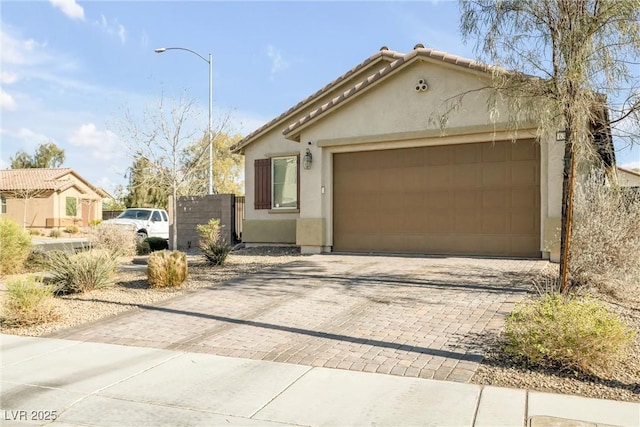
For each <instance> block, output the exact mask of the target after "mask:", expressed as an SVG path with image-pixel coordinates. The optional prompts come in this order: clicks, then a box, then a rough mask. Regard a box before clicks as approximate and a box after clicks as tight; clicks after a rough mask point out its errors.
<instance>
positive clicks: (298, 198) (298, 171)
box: [296, 154, 300, 209]
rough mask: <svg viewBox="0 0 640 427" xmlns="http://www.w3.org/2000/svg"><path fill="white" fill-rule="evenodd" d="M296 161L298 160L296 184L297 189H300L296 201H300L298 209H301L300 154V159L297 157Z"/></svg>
mask: <svg viewBox="0 0 640 427" xmlns="http://www.w3.org/2000/svg"><path fill="white" fill-rule="evenodd" d="M296 160H297V162H296V174H297V177H296V184H297V187H298V188H297V189H296V191H297V194H296V200H297V201H298V206H297V207H298V209H300V154H298V157H297V159H296Z"/></svg>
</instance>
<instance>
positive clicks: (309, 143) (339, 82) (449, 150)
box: [232, 45, 610, 260]
mask: <svg viewBox="0 0 640 427" xmlns="http://www.w3.org/2000/svg"><path fill="white" fill-rule="evenodd" d="M489 82H490V75H489V73H488V72H487V68H486V66H484V65H482V64H479V63H476V62H474V61H472V60H469V59H465V58H461V57H458V56H454V55H449V54H446V53H443V52H438V51H435V50H432V49H425V48H423V47H422V45H417V46H416V47H415V48H414V50H412V51H411V52H409V53H407V54H402V53H398V52H394V51H391V50H388V49H387V48H386V47H383V48H382V49H381V50H380V52H378V53H376V54H375V55H373V56H371V57H370V58H368V59H367V60H365V61H364V62H363V63H361V64H359V65H357V66H356V67H355V68H353V69H351V70H349V71H348V72H347V73H345V74H344V75H342V76H340V77H338V78H337V79H336V80H334V81H333V82H331V83H330V84H328V85H327V86H325V87H324V88H322V89H321V90H319V91H318V92H316V93H315V94H313V95H311V96H310V97H308V98H307V99H305V100H303V101H301V102H300V103H298V104H297V105H295V106H294V107H292V108H290V109H289V110H287V111H286V112H284V113H282V114H281V115H280V116H278V117H276V118H275V119H273V120H272V121H270V122H268V123H267V124H265V125H264V126H262V127H261V128H259V129H257V130H256V131H255V132H253V133H251V134H250V135H248V136H247V137H245V138H244V139H243V140H241V141H239V142H238V143H237V144H236V145H234V146H233V147H232V151H233V152H239V153H242V154H244V155H245V186H246V191H245V194H246V210H245V221H244V224H243V241H244V242H245V243H246V244H248V245H251V244H276V243H281V244H296V245H299V246H300V247H301V250H302V252H303V253H320V252H330V251H334V252H335V251H339V252H381V253H424V254H457V255H485V256H516V257H534V258H551V259H554V260H557V259H558V257H559V232H558V229H559V227H560V215H561V200H562V167H563V162H562V158H563V154H564V144H563V142H561V141H560V142H558V141H556V132H553V135H547V136H544V137H542V138H540V140H537V139H536V134H537V126H536V124H529V125H526V124H524V123H523V124H521V125H520V126H519V129H518V133H517V142H516V143H512V140H513V136H514V135H513V133H511V132H510V131H508V130H507V128H508V127H507V123H506V120H507V116H508V112H505V111H499V113H500V114H499V115H497V117H500V118H502V120H503V121H504V122H503V123H494V122H493V121H492V120H491V117H490V115H489V111H488V108H487V104H488V103H487V96H488V93H487V92H488V91H478V89H480V88H483V87H487V86H488V85H489ZM464 92H466V93H468V95H467V96H466V97H465V98H464V100H463V102H462V103H461V105H460V107H459V109H458V110H457V111H456V112H455V113H454V114H452V115H451V116H450V117H449V120H448V123H447V126H446V127H445V128H444V131H443V130H441V128H440V126H439V124H438V118H439V117H441V114H442V112H443V110H444V108H445V106H444V104H445V102H446V100H448V99H451V98H452V97H454V96H456V95H459V94H462V93H464ZM494 117H496V116H494ZM608 144H609V145H610V139H609V142H608Z"/></svg>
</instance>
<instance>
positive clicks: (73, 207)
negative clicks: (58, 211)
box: [65, 197, 78, 216]
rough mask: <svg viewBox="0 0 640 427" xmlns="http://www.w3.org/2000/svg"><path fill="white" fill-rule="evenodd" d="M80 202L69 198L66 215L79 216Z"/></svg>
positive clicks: (66, 204)
mask: <svg viewBox="0 0 640 427" xmlns="http://www.w3.org/2000/svg"><path fill="white" fill-rule="evenodd" d="M77 203H78V200H77V199H76V198H75V197H67V199H66V203H65V206H66V215H67V216H77V215H78V205H77Z"/></svg>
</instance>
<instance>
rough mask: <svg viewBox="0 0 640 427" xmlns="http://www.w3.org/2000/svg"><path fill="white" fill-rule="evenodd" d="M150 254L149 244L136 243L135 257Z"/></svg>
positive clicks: (145, 242)
mask: <svg viewBox="0 0 640 427" xmlns="http://www.w3.org/2000/svg"><path fill="white" fill-rule="evenodd" d="M150 253H151V246H149V242H147V240H146V239H145V240H143V241H142V242H136V254H137V255H149V254H150Z"/></svg>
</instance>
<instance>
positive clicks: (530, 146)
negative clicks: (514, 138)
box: [510, 141, 539, 160]
mask: <svg viewBox="0 0 640 427" xmlns="http://www.w3.org/2000/svg"><path fill="white" fill-rule="evenodd" d="M510 147H511V160H537V159H538V152H539V145H538V144H537V143H535V142H530V141H520V142H518V143H516V144H511V145H510Z"/></svg>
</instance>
